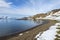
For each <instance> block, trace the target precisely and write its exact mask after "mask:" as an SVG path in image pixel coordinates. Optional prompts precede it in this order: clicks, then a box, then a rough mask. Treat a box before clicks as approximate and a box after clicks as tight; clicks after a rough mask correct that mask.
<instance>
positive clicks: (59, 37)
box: [55, 25, 60, 40]
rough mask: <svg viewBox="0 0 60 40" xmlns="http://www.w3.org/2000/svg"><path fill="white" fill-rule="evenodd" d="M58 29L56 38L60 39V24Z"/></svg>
mask: <svg viewBox="0 0 60 40" xmlns="http://www.w3.org/2000/svg"><path fill="white" fill-rule="evenodd" d="M56 29H58V31H57V34H56V38H55V40H60V36H59V35H60V25H59V26H58V27H57V28H56Z"/></svg>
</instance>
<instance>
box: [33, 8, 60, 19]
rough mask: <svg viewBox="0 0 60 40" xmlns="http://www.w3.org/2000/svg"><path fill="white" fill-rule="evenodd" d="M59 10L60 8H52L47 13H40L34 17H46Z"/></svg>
mask: <svg viewBox="0 0 60 40" xmlns="http://www.w3.org/2000/svg"><path fill="white" fill-rule="evenodd" d="M58 11H60V9H54V10H51V11H49V12H47V13H39V14H36V15H34V16H33V18H39V17H42V18H43V17H46V16H48V15H50V14H51V13H52V14H54V13H56V12H58Z"/></svg>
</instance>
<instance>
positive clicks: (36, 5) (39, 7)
mask: <svg viewBox="0 0 60 40" xmlns="http://www.w3.org/2000/svg"><path fill="white" fill-rule="evenodd" d="M29 1H30V2H27V4H26V5H25V6H24V7H23V8H13V7H12V6H11V4H12V2H10V3H8V2H6V1H5V0H0V14H18V15H33V14H37V13H40V12H47V11H49V10H51V9H54V8H56V6H57V5H60V0H50V1H51V2H49V3H48V2H47V3H46V2H45V0H29ZM29 5H31V6H29Z"/></svg>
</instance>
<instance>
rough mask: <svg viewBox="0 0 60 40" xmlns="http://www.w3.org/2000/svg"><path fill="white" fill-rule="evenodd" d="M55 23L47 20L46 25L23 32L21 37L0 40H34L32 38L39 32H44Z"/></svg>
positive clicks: (1, 39) (17, 35) (0, 39)
mask: <svg viewBox="0 0 60 40" xmlns="http://www.w3.org/2000/svg"><path fill="white" fill-rule="evenodd" d="M55 23H56V21H53V20H49V23H46V24H44V25H41V26H38V27H36V28H33V29H31V30H28V31H25V32H23V35H19V34H16V35H15V36H8V37H4V38H0V40H36V39H35V38H34V37H35V36H36V35H37V34H38V33H39V32H43V31H46V30H47V29H49V27H50V26H51V25H54V24H55Z"/></svg>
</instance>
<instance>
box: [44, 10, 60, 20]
mask: <svg viewBox="0 0 60 40" xmlns="http://www.w3.org/2000/svg"><path fill="white" fill-rule="evenodd" d="M45 18H46V19H53V20H60V10H59V9H57V10H55V11H51V12H50V14H49V15H48V13H47V16H46V17H45Z"/></svg>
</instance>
